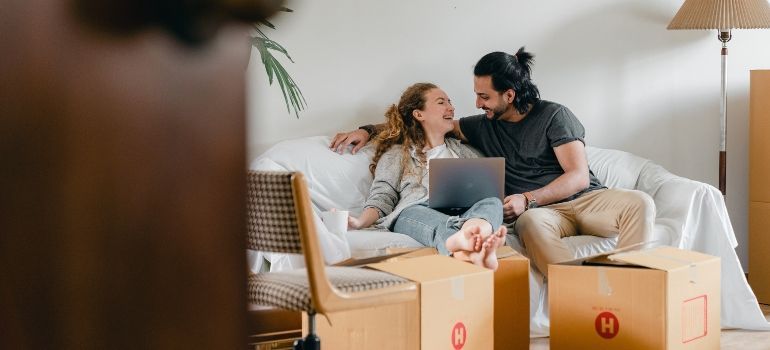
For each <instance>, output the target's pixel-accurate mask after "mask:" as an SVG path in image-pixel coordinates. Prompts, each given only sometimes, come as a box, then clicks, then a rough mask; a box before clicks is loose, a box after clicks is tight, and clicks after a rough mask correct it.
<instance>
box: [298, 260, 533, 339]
mask: <svg viewBox="0 0 770 350" xmlns="http://www.w3.org/2000/svg"><path fill="white" fill-rule="evenodd" d="M405 252H406V251H404V250H391V251H388V252H387V253H388V254H389V255H388V256H387V260H386V262H385V263H391V262H396V261H402V260H405V259H411V258H416V257H421V256H426V255H436V254H438V252H437V251H436V250H435V249H434V248H422V249H419V250H416V251H409V252H408V253H406V254H404V253H405ZM496 253H497V257H498V264H499V265H498V269H497V271H495V272H494V304H493V308H494V311H493V316H492V317H493V318H494V321H493V324H494V325H493V324H492V323H489V324H486V325H485V327H489V328H493V333H494V337H493V340H494V348H495V349H501V350H502V349H505V350H509V349H528V348H529V259H527V258H526V257H524V256H523V255H521V254H519V253H518V252H516V251H514V250H513V249H511V248H510V247H507V246H504V247H500V248H499V249H498V250H497V252H496ZM394 254H398V255H395V256H394ZM383 258H385V257H383ZM367 262H371V260H367ZM465 264H467V263H465ZM418 265H419V264H418ZM489 300H491V299H489ZM446 307H451V304H450V305H449V306H446ZM419 310H420V308H419V304H418V303H403V304H394V305H383V306H378V307H375V308H368V309H361V310H352V311H346V312H340V313H335V314H332V315H330V317H329V321H331V325H330V324H329V323H328V322H327V321H326V320H325V319H324V317H323V316H317V318H318V321H317V322H316V324H317V327H318V334H319V336H320V337H321V339H322V343H323V344H324V347H328V348H331V349H362V348H369V349H410V350H411V349H420V346H421V345H420V332H419V329H420V312H419ZM453 326H454V325H453ZM453 329H454V327H453ZM458 329H459V328H458ZM466 331H467V329H466ZM304 332H305V333H306V332H307V325H305V326H304ZM458 335H462V334H458ZM466 335H467V334H466ZM445 338H446V337H445ZM448 339H450V341H452V340H453V339H452V338H451V337H450V338H448ZM459 340H460V338H459V337H457V336H455V337H454V340H453V341H454V342H453V343H452V344H453V346H455V345H456V346H461V345H462V347H460V348H461V349H474V348H471V347H468V346H470V345H469V344H467V343H465V344H463V343H462V342H460V341H459ZM423 349H425V348H423ZM428 349H430V348H428ZM449 349H454V347H451V348H449Z"/></svg>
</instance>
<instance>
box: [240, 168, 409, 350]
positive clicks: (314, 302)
mask: <svg viewBox="0 0 770 350" xmlns="http://www.w3.org/2000/svg"><path fill="white" fill-rule="evenodd" d="M247 211H248V223H247V226H248V243H247V245H248V248H249V249H253V250H259V251H265V252H280V253H302V254H303V255H304V257H305V265H306V268H304V269H298V270H290V271H282V272H272V273H260V274H256V275H252V276H250V277H249V280H248V293H249V302H251V303H253V304H257V305H269V306H274V307H278V308H283V309H288V310H298V311H304V312H306V313H307V315H308V325H309V331H308V335H307V336H306V337H305V339H304V340H298V341H297V342H296V343H295V349H320V339H319V338H318V336H317V335H316V334H315V315H316V314H317V313H320V314H322V315H325V314H327V313H330V312H336V311H345V310H351V309H360V308H366V307H371V306H376V305H383V304H393V303H400V302H405V301H410V300H416V299H417V296H418V292H417V285H416V284H415V283H414V282H410V281H409V280H406V279H404V278H401V277H398V276H394V275H391V274H388V273H384V272H380V271H375V270H370V269H365V268H357V267H327V266H325V264H324V259H323V253H322V252H321V249H320V247H319V243H318V239H317V236H316V230H315V225H314V221H313V213H312V209H311V207H310V196H309V194H308V190H307V185H306V184H305V180H304V177H303V176H302V174H301V173H299V172H259V171H249V173H248V201H247Z"/></svg>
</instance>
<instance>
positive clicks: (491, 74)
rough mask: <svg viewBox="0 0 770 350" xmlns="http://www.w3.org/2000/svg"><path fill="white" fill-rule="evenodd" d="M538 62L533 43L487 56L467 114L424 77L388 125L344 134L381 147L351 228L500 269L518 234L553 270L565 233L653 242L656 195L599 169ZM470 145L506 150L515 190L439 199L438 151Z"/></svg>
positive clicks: (508, 184)
mask: <svg viewBox="0 0 770 350" xmlns="http://www.w3.org/2000/svg"><path fill="white" fill-rule="evenodd" d="M532 62H533V55H532V54H531V53H529V52H526V51H524V48H521V49H519V51H518V52H516V54H515V55H510V54H507V53H504V52H493V53H490V54H487V55H485V56H484V57H482V58H481V60H479V62H478V63H477V64H476V66H475V68H474V71H473V73H474V91H475V93H476V107H477V108H480V109H482V110H483V111H484V112H485V113H484V114H482V115H477V116H472V117H467V118H461V119H459V120H455V119H454V107H453V106H452V103H451V101H450V99H449V97H447V95H446V93H445V92H444V91H443V90H441V89H440V88H438V87H437V86H436V85H433V84H429V83H418V84H414V85H412V86H410V87H409V88H407V89H406V91H405V92H404V93H403V95H402V96H401V99H400V100H399V103H398V105H393V106H391V107H390V108H389V109H388V111H387V113H386V117H387V123H385V124H380V125H376V126H375V125H367V126H364V127H361V128H359V129H358V130H355V131H351V132H348V133H341V134H337V135H336V136H335V137H334V139H333V140H332V143H331V145H330V147H331V148H332V150H334V151H337V152H339V153H341V152H343V151H344V150H345V149H346V148H347V147H348V146H349V145H351V144H352V145H354V147H353V149H352V152H353V153H355V152H356V151H357V150H359V149H360V148H361V147H363V146H364V145H365V144H366V142H367V141H368V140H369V138H370V137H374V144H375V149H376V150H375V154H374V157H373V159H372V164H371V165H370V170H371V171H372V173H373V174H374V181H373V183H372V187H371V191H370V194H369V197H368V199H367V200H366V204H365V205H364V211H363V212H362V213H361V215H360V216H359V217H350V218H349V226H350V227H351V228H354V229H360V228H364V227H369V226H371V225H373V224H376V225H377V226H379V227H382V228H387V229H389V230H392V231H394V232H399V233H403V234H406V235H409V236H411V237H412V238H414V239H415V240H417V241H418V242H420V243H422V244H423V245H426V246H432V247H436V248H437V249H438V250H439V252H440V253H442V254H446V255H452V256H454V257H456V258H458V259H462V260H466V261H470V262H472V263H473V264H476V265H480V266H484V267H487V268H490V269H496V268H497V257H496V256H495V249H497V248H498V247H499V246H501V245H503V244H504V243H505V235H506V234H507V233H515V234H517V235H518V236H519V238H521V241H522V243H523V244H524V247H525V248H526V249H527V252H528V254H529V257H530V259H531V260H532V262H533V264H534V265H535V266H536V267H537V268H538V269H539V270H540V272H542V273H543V275H545V276H546V277H547V275H548V264H552V263H557V262H560V261H565V260H571V259H573V258H574V257H573V255H572V252H571V251H570V250H569V248H568V247H567V245H566V244H565V243H564V242H562V240H561V239H562V238H564V237H568V236H573V235H577V234H589V235H596V236H601V237H614V236H617V237H618V243H617V246H618V248H623V247H626V246H630V245H633V244H637V243H641V242H647V241H649V240H650V238H651V235H652V227H653V222H654V218H655V207H654V203H653V201H652V198H650V197H649V196H648V195H647V194H645V193H643V192H640V191H635V190H625V189H608V188H606V187H605V186H603V185H602V184H601V183H599V180H598V179H597V178H596V177H595V176H594V174H593V172H592V171H591V170H590V169H589V167H588V160H587V158H586V153H585V145H584V137H585V130H584V129H583V125H582V124H581V123H580V122H579V121H578V119H577V118H576V117H575V115H574V114H572V112H571V111H570V110H569V109H567V108H566V107H564V106H562V105H560V104H557V103H554V102H550V101H545V100H541V99H540V93H539V91H538V89H537V87H536V86H535V84H534V83H533V82H532V80H531V69H532ZM447 136H450V137H447ZM464 143H467V144H469V145H470V146H472V147H474V148H475V149H477V150H479V151H480V152H481V153H482V154H483V155H485V156H488V157H504V158H505V198H504V200H503V201H502V202H501V201H500V199H498V198H486V199H483V200H481V201H479V202H477V203H475V204H474V205H473V206H472V207H471V208H469V209H468V210H466V211H465V212H463V213H462V214H461V215H459V216H449V215H446V214H444V213H441V212H439V211H436V210H434V209H431V208H429V207H428V206H427V202H428V185H429V184H428V176H427V174H428V171H429V169H428V160H430V159H433V158H472V157H476V153H474V152H473V151H472V150H471V149H470V148H469V147H468V146H466V145H465V144H464ZM504 222H505V223H512V226H509V227H512V228H513V230H512V231H513V232H508V230H507V229H506V226H504V225H503V223H504Z"/></svg>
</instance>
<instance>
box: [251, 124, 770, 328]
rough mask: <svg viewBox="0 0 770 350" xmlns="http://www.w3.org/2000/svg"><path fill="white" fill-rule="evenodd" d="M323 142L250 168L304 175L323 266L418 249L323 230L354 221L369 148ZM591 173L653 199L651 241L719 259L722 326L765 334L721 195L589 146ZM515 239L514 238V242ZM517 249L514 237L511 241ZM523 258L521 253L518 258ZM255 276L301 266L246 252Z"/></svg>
mask: <svg viewBox="0 0 770 350" xmlns="http://www.w3.org/2000/svg"><path fill="white" fill-rule="evenodd" d="M329 142H330V139H329V137H327V136H317V137H307V138H301V139H296V140H289V141H284V142H281V143H278V144H276V145H275V146H273V147H272V148H270V149H269V150H268V151H266V152H265V153H264V154H262V155H261V156H259V157H258V158H257V159H255V160H254V161H253V162H252V164H251V166H250V168H251V169H255V170H290V171H300V172H302V173H303V174H304V175H305V176H306V178H307V181H308V188H309V190H310V194H311V198H312V202H313V207H314V209H315V210H316V215H315V221H316V227H317V230H318V233H319V234H318V236H319V239H320V241H321V246H322V249H323V250H324V256H325V259H326V262H327V263H334V262H336V261H340V260H343V259H346V258H348V257H350V256H351V255H353V256H364V255H374V254H377V253H378V252H381V251H382V250H384V248H386V247H389V246H391V247H392V246H398V247H416V246H419V243H417V242H416V241H414V240H413V239H411V238H410V237H407V236H405V235H400V234H394V233H390V232H372V231H365V232H363V231H351V232H348V233H347V234H346V235H336V234H333V233H331V232H329V231H328V230H326V228H325V227H324V225H323V224H322V223H321V220H320V218H319V216H318V215H317V213H318V212H319V211H323V210H329V209H331V208H338V209H347V210H350V211H351V213H352V214H354V215H357V214H359V213H360V212H361V210H362V204H363V202H364V199H365V198H366V196H367V194H368V191H369V186H370V184H371V181H372V178H371V175H370V174H369V171H368V165H369V161H370V157H371V149H370V148H368V147H367V148H364V149H363V150H361V151H360V152H359V153H358V154H356V155H351V154H349V153H347V152H346V153H345V155H338V154H336V153H334V152H332V151H330V150H329V149H328V144H329ZM587 153H588V159H589V163H590V166H591V169H592V170H593V171H594V172H595V174H596V176H597V177H598V178H599V179H600V180H601V181H602V182H603V183H604V184H605V185H607V186H608V187H621V188H629V189H637V190H640V191H643V192H646V193H648V194H649V195H650V196H652V197H653V199H654V201H655V205H656V219H655V230H654V236H655V238H656V239H658V240H659V241H660V242H662V243H663V244H667V245H671V246H675V247H679V248H682V249H690V250H695V251H700V252H703V253H707V254H711V255H715V256H719V257H720V258H721V259H722V283H721V286H722V298H721V301H722V312H721V322H722V327H723V328H744V329H754V330H770V324H768V323H767V321H766V320H765V318H764V316H763V315H762V312H761V311H760V309H759V306H758V304H757V300H756V297H755V296H754V293H753V292H752V291H751V289H750V288H749V285H748V283H747V282H746V278H745V276H744V274H743V269H742V268H741V265H740V262H739V261H738V256H737V255H736V253H735V247H736V246H737V241H736V239H735V233H734V232H733V228H732V224H731V223H730V218H729V217H728V215H727V209H726V207H725V204H724V201H723V199H722V197H721V194H720V192H719V190H717V189H716V188H714V187H713V186H710V185H708V184H704V183H701V182H697V181H693V180H689V179H686V178H682V177H679V176H676V175H673V174H671V173H669V172H668V171H666V170H665V169H663V168H662V167H660V166H659V165H657V164H655V163H653V162H651V161H649V160H647V159H643V158H640V157H637V156H634V155H632V154H630V153H626V152H621V151H615V150H605V149H599V148H593V147H588V148H587ZM512 237H513V236H512ZM509 244H511V245H512V246H514V248H515V249H518V250H520V251H523V249H522V247H521V245H520V244H519V243H518V242H517V241H516V239H515V237H514V238H513V239H510V240H509ZM567 244H568V246H570V247H571V249H572V250H573V251H574V252H575V255H576V256H586V255H589V254H594V253H597V252H600V251H606V250H609V249H611V248H612V247H613V246H614V240H608V239H599V238H595V237H592V236H577V237H572V238H570V239H568V240H567ZM524 253H525V254H526V252H524ZM249 256H250V264H251V265H252V266H251V268H252V269H253V270H259V269H260V264H261V262H262V261H263V259H266V260H267V261H269V262H270V266H271V270H281V269H288V268H297V267H301V266H302V265H303V261H302V259H301V257H299V256H291V255H286V254H264V256H262V255H261V254H260V253H256V252H250V253H249ZM546 293H547V288H544V286H543V281H542V275H540V273H538V272H537V270H533V273H531V274H530V313H531V316H532V317H531V319H532V323H531V326H530V331H531V333H532V335H533V336H545V335H547V334H548V327H549V323H548V316H547V315H548V311H547V303H546V301H547V294H546Z"/></svg>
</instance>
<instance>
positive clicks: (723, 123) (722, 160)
mask: <svg viewBox="0 0 770 350" xmlns="http://www.w3.org/2000/svg"><path fill="white" fill-rule="evenodd" d="M732 37H733V36H732V34H730V30H729V29H728V30H727V31H725V30H720V31H719V35H717V39H719V41H721V42H722V99H721V102H720V112H721V118H720V123H719V126H720V129H721V131H722V135H721V138H720V140H719V190H720V191H721V192H722V196H726V195H727V178H726V174H727V147H726V146H727V141H726V139H727V133H726V129H727V80H726V79H725V75H726V73H725V71H726V66H725V64H726V62H727V42H728V41H730V39H732Z"/></svg>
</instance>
